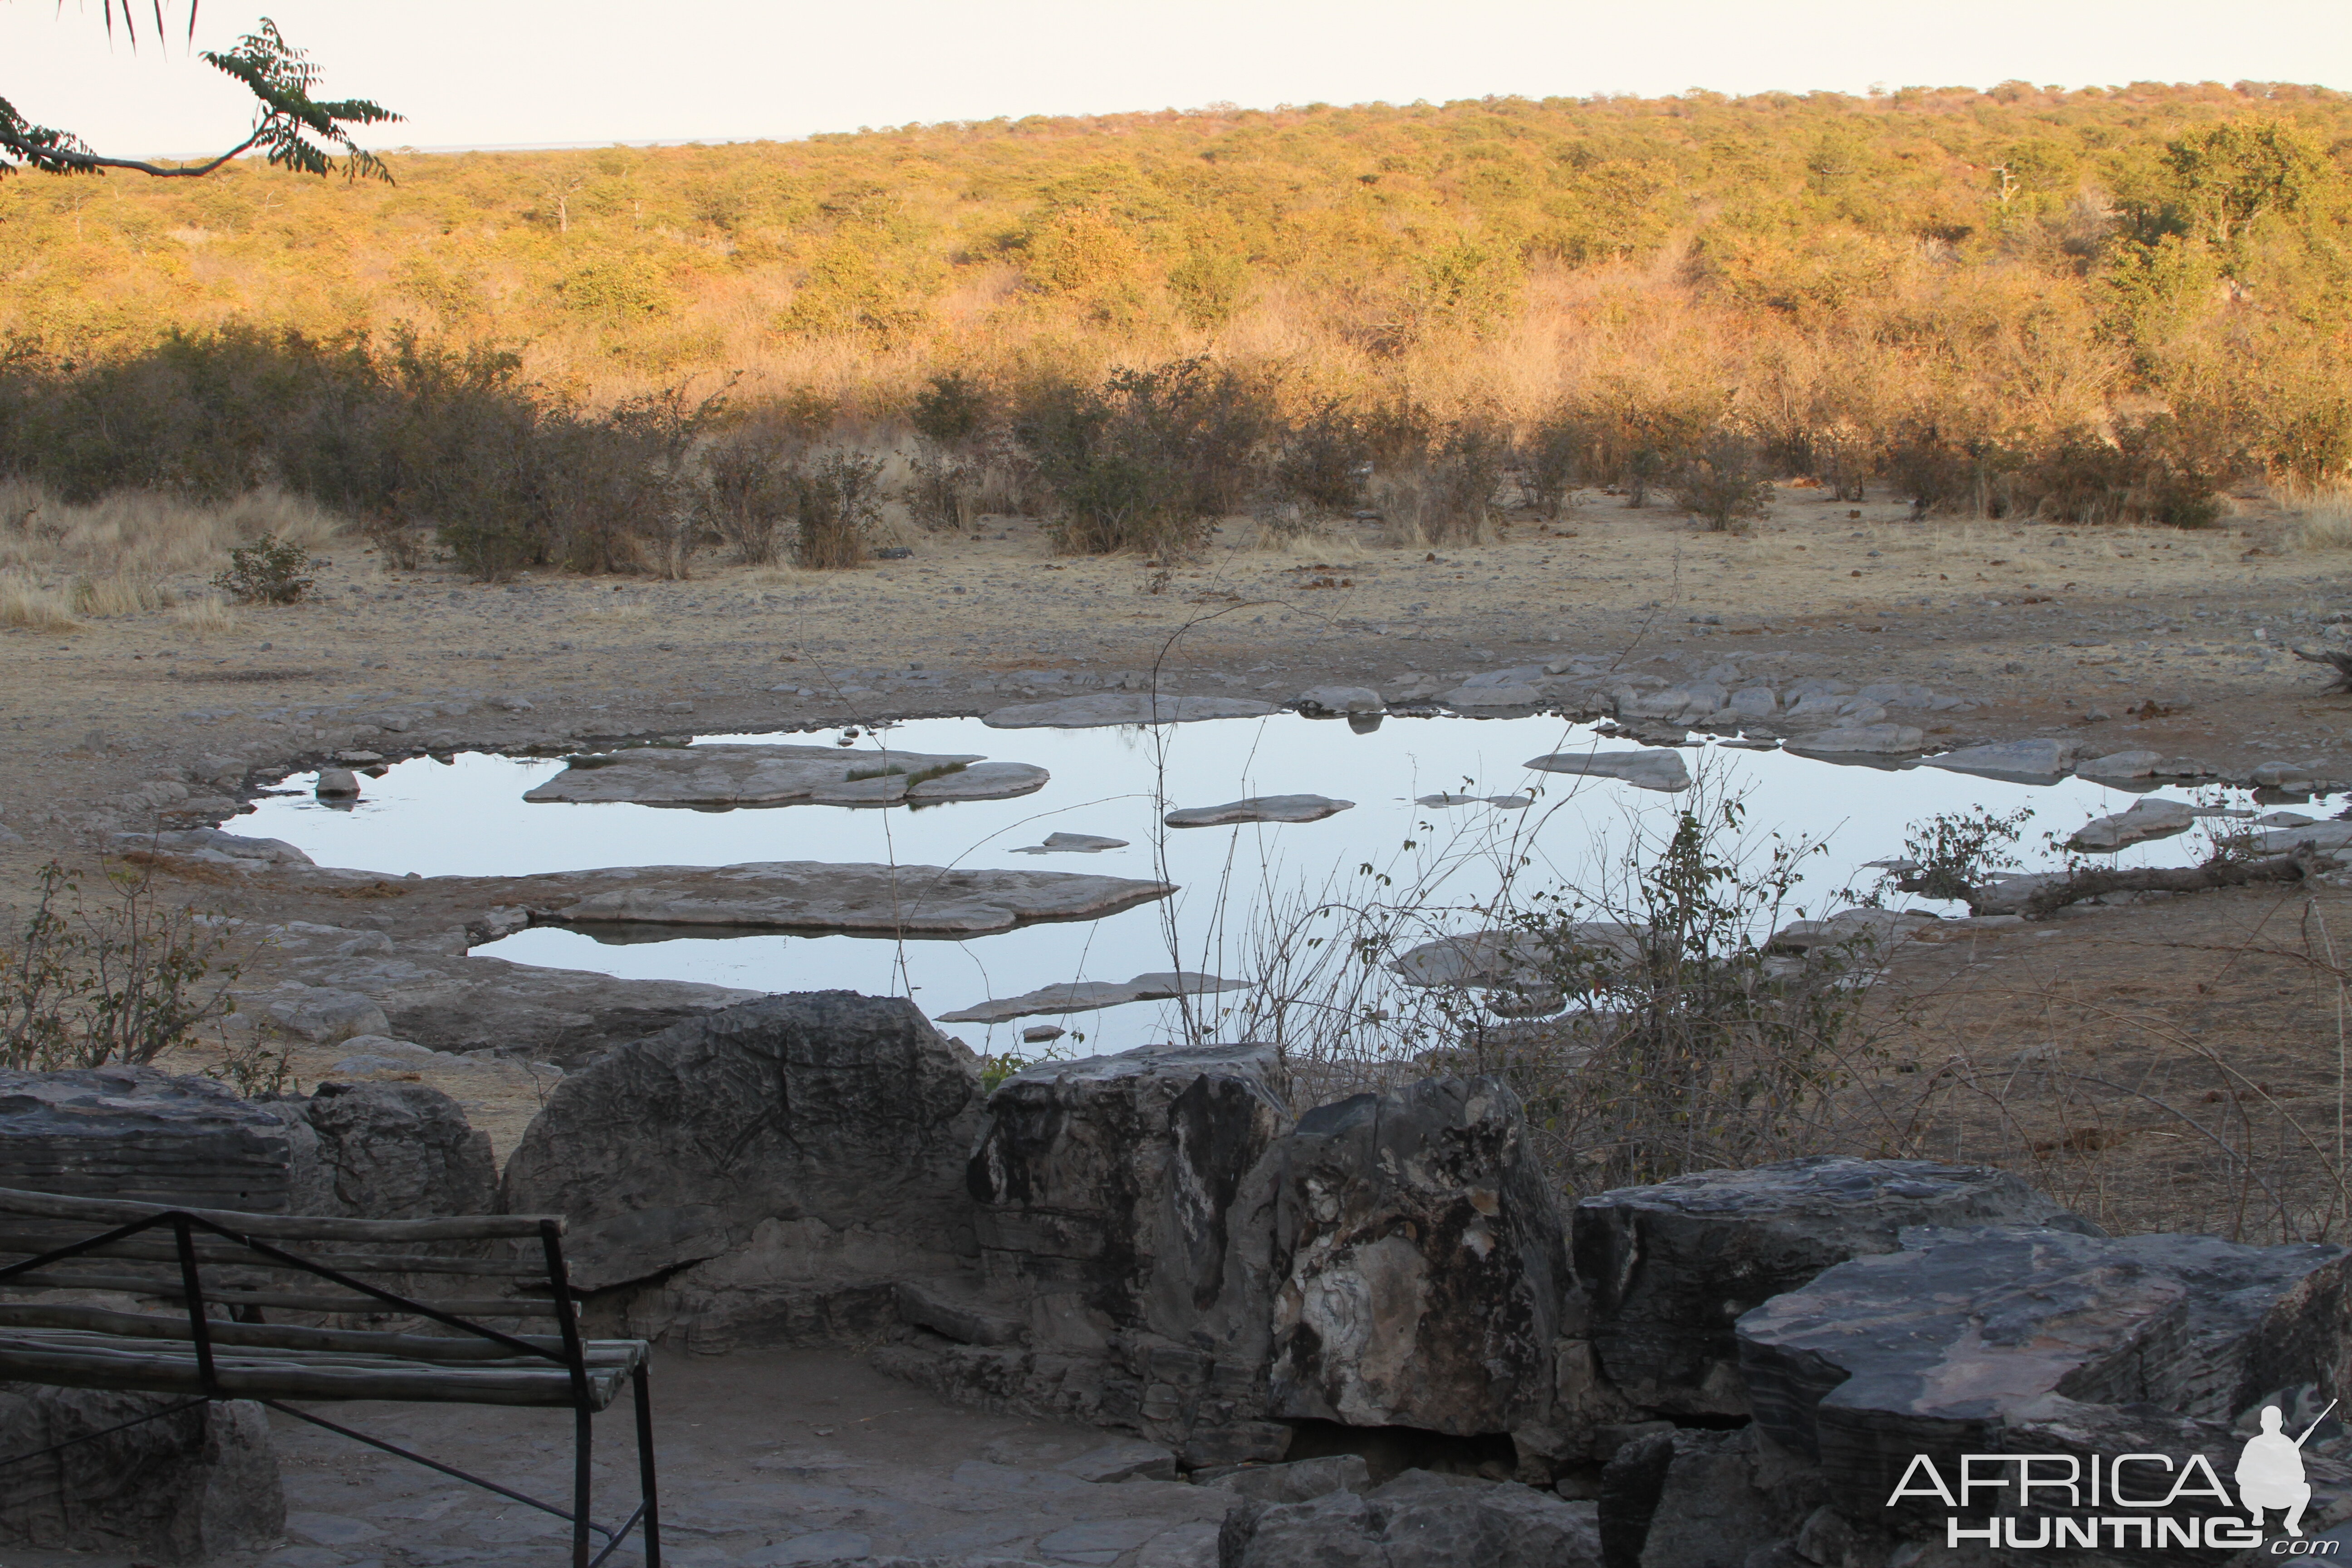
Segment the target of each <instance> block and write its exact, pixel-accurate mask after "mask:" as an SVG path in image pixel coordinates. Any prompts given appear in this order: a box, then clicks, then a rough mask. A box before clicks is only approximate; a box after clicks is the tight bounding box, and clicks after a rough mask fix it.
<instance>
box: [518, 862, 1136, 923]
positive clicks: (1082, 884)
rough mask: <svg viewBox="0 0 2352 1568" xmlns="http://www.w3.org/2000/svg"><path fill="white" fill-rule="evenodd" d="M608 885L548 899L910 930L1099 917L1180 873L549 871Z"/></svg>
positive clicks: (705, 919)
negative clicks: (1153, 878)
mask: <svg viewBox="0 0 2352 1568" xmlns="http://www.w3.org/2000/svg"><path fill="white" fill-rule="evenodd" d="M544 880H546V881H548V882H556V883H564V882H571V883H583V884H586V885H589V886H593V887H594V888H595V889H597V890H596V891H594V892H591V893H589V894H587V895H586V896H584V897H583V898H580V899H577V900H573V901H572V902H569V903H565V904H561V905H558V906H556V907H554V908H551V909H548V910H546V911H545V914H544V918H545V919H546V920H548V921H553V922H555V923H557V924H561V925H595V924H604V923H627V924H641V925H688V926H733V927H736V928H739V929H742V930H765V931H850V932H870V933H875V934H887V935H900V936H943V937H958V936H979V935H982V934H983V933H985V932H988V931H1010V930H1011V929H1012V928H1013V927H1014V926H1017V925H1026V924H1028V923H1029V922H1031V921H1082V920H1097V919H1100V918H1101V917H1102V916H1104V915H1110V914H1117V913H1118V911H1119V910H1126V909H1132V908H1134V907H1135V906H1136V905H1137V904H1144V903H1150V901H1151V900H1154V899H1164V898H1166V897H1167V896H1168V895H1169V894H1171V893H1172V892H1174V891H1175V890H1176V889H1175V886H1174V884H1172V883H1169V882H1139V881H1134V880H1131V879H1128V878H1124V877H1096V876H1088V875H1086V874H1083V873H1079V872H1072V871H993V870H958V869H950V868H946V867H943V866H877V865H835V864H830V863H828V862H825V861H822V860H769V861H755V862H751V863H749V864H746V865H740V866H644V867H637V868H630V869H615V870H608V871H576V872H570V873H566V874H564V875H562V876H560V877H550V878H547V879H544Z"/></svg>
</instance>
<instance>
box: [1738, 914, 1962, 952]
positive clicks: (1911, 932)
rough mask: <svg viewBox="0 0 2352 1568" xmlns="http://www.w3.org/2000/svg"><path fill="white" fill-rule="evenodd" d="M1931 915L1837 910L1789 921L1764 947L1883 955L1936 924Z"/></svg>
mask: <svg viewBox="0 0 2352 1568" xmlns="http://www.w3.org/2000/svg"><path fill="white" fill-rule="evenodd" d="M1938 923H1939V922H1938V921H1937V919H1936V917H1935V916H1933V915H1922V914H1912V913H1910V912H1908V911H1905V912H1900V913H1898V912H1896V911H1895V910H1862V909H1855V910H1839V911H1838V912H1837V913H1835V914H1833V915H1831V916H1829V917H1828V918H1827V919H1824V920H1818V921H1790V922H1789V923H1788V924H1787V925H1784V926H1782V927H1781V928H1780V930H1779V931H1774V932H1773V933H1772V935H1771V937H1770V938H1769V940H1768V941H1766V942H1765V943H1764V946H1765V949H1766V950H1767V951H1768V952H1811V951H1812V950H1813V949H1815V948H1849V949H1852V950H1853V951H1855V952H1857V953H1874V952H1885V951H1886V950H1887V949H1889V948H1891V947H1893V946H1895V944H1896V943H1897V942H1907V941H1909V940H1910V939H1911V938H1913V937H1915V936H1916V935H1918V934H1919V933H1920V932H1921V931H1925V930H1926V929H1927V927H1929V926H1932V925H1936V924H1938Z"/></svg>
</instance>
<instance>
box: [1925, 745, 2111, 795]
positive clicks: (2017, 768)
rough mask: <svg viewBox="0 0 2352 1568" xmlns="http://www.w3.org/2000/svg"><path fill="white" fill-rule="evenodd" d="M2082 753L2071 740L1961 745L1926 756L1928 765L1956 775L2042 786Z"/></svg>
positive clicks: (2060, 775)
mask: <svg viewBox="0 0 2352 1568" xmlns="http://www.w3.org/2000/svg"><path fill="white" fill-rule="evenodd" d="M2082 754H2083V748H2082V746H2081V744H2080V743H2079V742H2074V741H2058V740H2047V739H2044V740H2032V741H2003V742H1999V743H1997V744H1994V745H1987V746H1962V747H1960V748H1959V749H1958V751H1951V752H1944V753H1943V754H1942V755H1940V756H1934V757H1929V758H1928V759H1927V765H1928V766H1929V767H1931V768H1948V769H1949V770H1950V771H1952V772H1953V773H1983V774H1985V775H1986V776H1987V777H1989V778H1997V779H2015V780H2019V781H2021V782H2024V783H2028V784H2045V783H2048V782H2049V781H2051V780H2053V779H2056V778H2059V777H2062V776H2063V774H2064V773H2065V772H2066V770H2067V769H2069V768H2071V767H2073V766H2074V763H2075V760H2076V759H2077V758H2079V757H2080V756H2081V755H2082Z"/></svg>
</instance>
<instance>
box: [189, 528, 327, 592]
mask: <svg viewBox="0 0 2352 1568" xmlns="http://www.w3.org/2000/svg"><path fill="white" fill-rule="evenodd" d="M317 564H318V563H317V562H315V561H313V560H311V559H310V552H309V551H307V550H305V549H303V548H302V547H301V546H300V545H299V544H297V543H295V542H293V541H292V540H290V539H279V538H278V536H277V535H275V534H270V533H265V534H263V535H262V536H261V537H260V538H258V539H257V540H255V541H254V542H252V543H250V544H237V545H232V546H230V547H229V552H228V566H227V569H226V570H225V571H223V572H221V573H219V574H217V575H215V577H214V578H213V586H214V587H215V588H219V589H222V590H224V591H226V592H227V593H229V594H231V595H235V596H236V598H237V599H238V600H240V601H241V602H243V603H245V604H248V605H290V604H293V603H294V602H295V601H296V600H298V599H299V598H300V597H301V596H302V595H304V594H307V593H309V592H310V589H311V588H312V587H314V586H316V580H315V579H313V578H310V577H305V576H303V575H302V574H303V572H304V571H305V570H307V569H308V568H310V567H311V566H315V565H317Z"/></svg>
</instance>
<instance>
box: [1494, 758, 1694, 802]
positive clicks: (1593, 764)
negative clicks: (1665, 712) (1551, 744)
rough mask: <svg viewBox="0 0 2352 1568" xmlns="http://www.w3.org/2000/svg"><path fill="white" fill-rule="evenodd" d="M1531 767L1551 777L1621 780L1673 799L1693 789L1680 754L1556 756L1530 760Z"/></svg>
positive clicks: (1637, 787) (1686, 766) (1688, 770)
mask: <svg viewBox="0 0 2352 1568" xmlns="http://www.w3.org/2000/svg"><path fill="white" fill-rule="evenodd" d="M1527 765H1528V767H1531V768H1534V769H1536V770H1537V771H1538V772H1540V773H1580V774H1582V775H1583V776H1585V777H1587V778H1600V779H1621V780H1622V781H1623V782H1625V783H1626V784H1632V785H1633V787H1634V788H1635V789H1654V790H1658V791H1661V792H1663V793H1665V794H1668V795H1672V794H1675V793H1676V792H1678V791H1681V790H1686V789H1688V788H1690V784H1691V775H1690V768H1689V766H1688V764H1686V763H1684V761H1683V754H1682V753H1681V752H1676V751H1671V750H1657V751H1639V752H1553V753H1552V754H1551V755H1549V756H1548V757H1533V758H1530V759H1528V763H1527Z"/></svg>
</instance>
